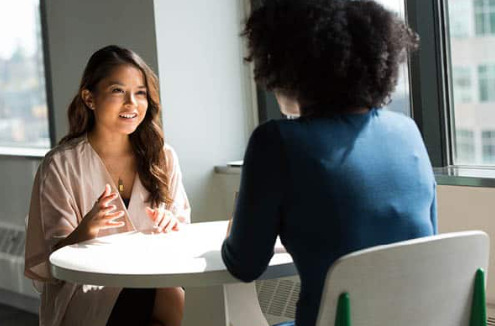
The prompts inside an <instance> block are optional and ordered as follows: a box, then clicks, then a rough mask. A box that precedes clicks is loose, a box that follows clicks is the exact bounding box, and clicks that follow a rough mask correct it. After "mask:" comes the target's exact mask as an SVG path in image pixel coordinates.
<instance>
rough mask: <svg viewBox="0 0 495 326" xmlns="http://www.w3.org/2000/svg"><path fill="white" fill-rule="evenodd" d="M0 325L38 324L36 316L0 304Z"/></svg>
mask: <svg viewBox="0 0 495 326" xmlns="http://www.w3.org/2000/svg"><path fill="white" fill-rule="evenodd" d="M0 325H2V326H38V316H37V315H34V314H32V313H29V312H25V311H22V310H18V309H16V308H12V307H9V306H4V305H0Z"/></svg>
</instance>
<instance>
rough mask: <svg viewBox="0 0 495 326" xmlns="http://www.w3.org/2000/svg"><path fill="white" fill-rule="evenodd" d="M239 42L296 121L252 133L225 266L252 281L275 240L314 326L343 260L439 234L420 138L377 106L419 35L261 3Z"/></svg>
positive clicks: (300, 306)
mask: <svg viewBox="0 0 495 326" xmlns="http://www.w3.org/2000/svg"><path fill="white" fill-rule="evenodd" d="M244 35H245V36H246V38H247V40H248V49H249V56H248V58H247V60H248V61H253V62H254V72H255V79H256V81H257V83H258V84H260V85H262V86H264V87H265V88H267V89H269V90H273V91H274V92H275V94H276V97H277V100H278V102H279V105H280V108H281V111H282V113H284V114H286V115H290V116H299V118H296V119H293V120H280V121H269V122H267V123H264V124H262V125H260V126H259V127H258V128H256V130H255V131H254V132H253V134H252V135H251V138H250V141H249V144H248V147H247V150H246V154H245V157H244V165H243V171H242V176H241V185H240V191H239V196H238V200H237V206H236V210H235V213H234V219H233V224H232V228H231V231H230V235H229V236H228V237H227V239H226V240H225V242H224V244H223V247H222V255H223V260H224V262H225V264H226V266H227V268H228V269H229V271H230V272H231V273H232V274H233V275H234V276H235V277H237V278H238V279H240V280H243V281H246V282H249V281H252V280H254V279H256V278H257V277H259V276H260V275H261V274H262V273H263V271H264V270H265V269H266V267H267V264H268V263H269V261H270V258H271V257H272V255H273V246H274V243H275V240H276V237H277V236H280V238H281V240H282V243H283V244H284V246H285V247H286V249H287V250H288V252H289V253H290V254H291V256H292V258H293V260H294V263H295V265H296V267H297V269H298V272H299V275H300V278H301V293H300V296H299V301H298V303H297V313H296V325H297V326H314V325H315V323H316V318H317V314H318V309H319V304H320V298H321V295H322V289H323V285H324V280H325V276H326V273H327V271H328V269H329V267H330V265H331V264H332V263H333V262H334V261H335V260H336V259H337V258H339V257H341V256H343V255H345V254H347V253H349V252H352V251H356V250H359V249H363V248H366V247H371V246H375V245H380V244H387V243H392V242H396V241H401V240H406V239H411V238H417V237H423V236H429V235H432V234H435V233H436V232H437V226H436V224H437V221H436V219H437V216H436V183H435V179H434V176H433V172H432V167H431V164H430V161H429V158H428V154H427V152H426V149H425V146H424V144H423V141H422V138H421V135H420V133H419V131H418V129H417V127H416V125H415V123H414V121H413V120H411V119H410V118H408V117H406V116H404V115H401V114H398V113H393V112H390V111H386V110H383V109H381V108H382V107H383V106H384V105H386V104H387V103H388V101H389V99H390V95H391V93H392V92H393V90H394V88H395V85H396V82H397V78H398V77H397V76H398V69H399V65H400V63H402V62H404V61H405V59H406V57H407V52H408V50H413V49H415V48H416V47H417V43H418V37H417V35H416V34H415V33H414V32H412V31H411V30H410V29H409V28H408V27H407V26H406V25H405V24H404V23H403V22H402V21H401V20H400V19H399V18H398V17H397V16H396V15H395V14H393V13H391V12H390V11H388V10H386V9H384V8H383V7H382V6H381V5H379V4H377V3H375V2H374V1H365V0H356V1H346V0H270V1H265V2H264V4H262V5H261V6H260V7H259V8H257V9H255V10H254V11H253V12H252V14H251V16H250V17H249V19H248V21H247V23H246V26H245V31H244Z"/></svg>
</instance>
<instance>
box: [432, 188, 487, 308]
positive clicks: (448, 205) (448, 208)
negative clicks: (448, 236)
mask: <svg viewBox="0 0 495 326" xmlns="http://www.w3.org/2000/svg"><path fill="white" fill-rule="evenodd" d="M437 196H438V230H439V232H441V233H445V232H455V231H464V230H483V231H485V232H486V233H488V235H489V236H490V265H489V266H488V283H487V301H488V302H489V303H490V304H492V305H495V280H494V279H493V278H494V277H495V218H494V217H495V216H494V215H495V214H494V213H495V188H477V187H459V186H438V192H437Z"/></svg>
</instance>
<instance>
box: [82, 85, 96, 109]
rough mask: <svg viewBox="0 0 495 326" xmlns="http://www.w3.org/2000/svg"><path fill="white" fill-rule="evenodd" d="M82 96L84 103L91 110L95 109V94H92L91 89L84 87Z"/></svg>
mask: <svg viewBox="0 0 495 326" xmlns="http://www.w3.org/2000/svg"><path fill="white" fill-rule="evenodd" d="M81 98H82V100H83V102H84V104H86V106H87V107H88V108H90V109H91V110H94V109H95V105H94V99H93V94H91V92H90V91H89V90H87V89H83V90H82V91H81Z"/></svg>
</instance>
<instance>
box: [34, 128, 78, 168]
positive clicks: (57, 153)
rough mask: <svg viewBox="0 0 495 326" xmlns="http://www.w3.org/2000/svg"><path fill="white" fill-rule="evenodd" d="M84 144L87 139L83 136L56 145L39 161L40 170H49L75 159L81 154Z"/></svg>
mask: <svg viewBox="0 0 495 326" xmlns="http://www.w3.org/2000/svg"><path fill="white" fill-rule="evenodd" d="M86 144H87V138H86V137H85V136H81V137H78V138H74V139H71V140H69V141H67V142H65V143H62V144H58V145H57V146H55V147H54V148H52V149H51V150H50V151H49V152H48V153H47V154H46V155H45V157H44V158H43V160H42V161H41V164H40V168H42V169H43V170H49V169H50V167H54V166H56V165H59V164H61V163H64V162H71V161H73V160H75V159H77V156H78V155H79V154H80V153H81V149H82V148H84V147H85V145H86Z"/></svg>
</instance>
